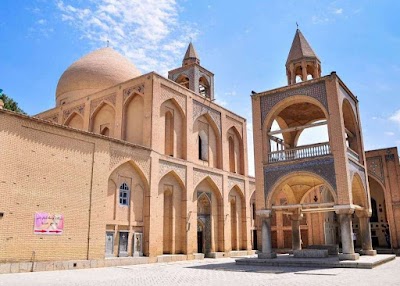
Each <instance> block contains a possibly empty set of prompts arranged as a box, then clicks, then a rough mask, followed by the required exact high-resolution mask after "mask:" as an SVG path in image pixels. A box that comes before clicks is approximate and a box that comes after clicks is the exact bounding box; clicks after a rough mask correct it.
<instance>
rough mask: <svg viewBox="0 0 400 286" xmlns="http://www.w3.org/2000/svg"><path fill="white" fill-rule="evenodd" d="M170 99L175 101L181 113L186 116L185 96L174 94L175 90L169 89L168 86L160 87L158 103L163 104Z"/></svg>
mask: <svg viewBox="0 0 400 286" xmlns="http://www.w3.org/2000/svg"><path fill="white" fill-rule="evenodd" d="M171 98H173V99H175V100H176V102H177V103H178V104H179V106H180V107H181V109H182V111H183V113H184V114H186V96H184V95H183V94H180V93H179V92H176V91H175V90H173V89H171V88H169V87H168V86H165V85H161V98H160V102H161V103H163V102H165V101H167V100H168V99H171Z"/></svg>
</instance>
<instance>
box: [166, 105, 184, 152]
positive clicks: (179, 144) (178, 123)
mask: <svg viewBox="0 0 400 286" xmlns="http://www.w3.org/2000/svg"><path fill="white" fill-rule="evenodd" d="M160 118H161V120H164V122H163V123H162V124H160V126H164V129H163V131H162V132H164V140H163V143H164V146H163V148H162V149H163V151H164V153H165V154H166V155H168V156H173V157H177V158H181V159H185V158H186V145H185V142H186V140H185V138H186V116H185V113H184V111H183V110H182V107H181V106H180V105H179V103H178V102H177V101H176V99H174V98H170V99H167V100H165V101H164V102H163V103H162V104H161V106H160Z"/></svg>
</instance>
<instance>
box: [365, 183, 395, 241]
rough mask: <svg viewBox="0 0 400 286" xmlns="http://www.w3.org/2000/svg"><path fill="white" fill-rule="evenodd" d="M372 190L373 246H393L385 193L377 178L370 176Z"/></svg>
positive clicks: (371, 219)
mask: <svg viewBox="0 0 400 286" xmlns="http://www.w3.org/2000/svg"><path fill="white" fill-rule="evenodd" d="M368 181H369V189H370V192H371V209H372V215H371V217H370V225H371V239H372V246H374V247H379V248H391V246H392V245H391V239H390V229H389V223H388V220H387V213H386V205H385V193H384V190H383V188H382V186H381V184H379V183H378V181H377V180H375V179H374V178H372V177H371V176H369V177H368Z"/></svg>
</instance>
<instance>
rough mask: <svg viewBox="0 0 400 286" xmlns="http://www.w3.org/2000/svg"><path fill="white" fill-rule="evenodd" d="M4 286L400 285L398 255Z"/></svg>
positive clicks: (60, 277) (226, 264) (15, 281)
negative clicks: (351, 263)
mask: <svg viewBox="0 0 400 286" xmlns="http://www.w3.org/2000/svg"><path fill="white" fill-rule="evenodd" d="M0 285H1V286H13V285H18V286H24V285H27V286H39V285H40V286H42V285H52V286H53V285H54V286H58V285H71V286H72V285H79V286H92V285H93V286H103V285H104V286H105V285H107V286H114V285H121V286H125V285H140V286H147V285H163V286H168V285H230V286H233V285H296V286H298V285H319V286H323V285H346V286H350V285H351V286H353V285H385V286H388V285H400V258H396V259H395V260H393V261H391V262H389V263H386V264H384V265H381V266H378V267H376V268H374V269H345V268H331V269H323V268H319V269H315V268H300V267H268V266H247V265H236V264H235V260H234V259H233V258H222V259H204V260H191V261H181V262H172V263H155V264H143V265H132V266H119V267H108V268H92V269H81V270H64V271H49V272H34V273H18V274H1V275H0Z"/></svg>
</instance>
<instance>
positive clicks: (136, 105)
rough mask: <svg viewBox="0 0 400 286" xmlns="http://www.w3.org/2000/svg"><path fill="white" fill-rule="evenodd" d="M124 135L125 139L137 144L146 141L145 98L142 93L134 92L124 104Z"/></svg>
mask: <svg viewBox="0 0 400 286" xmlns="http://www.w3.org/2000/svg"><path fill="white" fill-rule="evenodd" d="M122 110H123V112H122V136H123V139H124V140H126V141H129V142H132V143H135V144H139V145H143V142H144V133H143V130H144V98H143V95H142V94H140V93H137V92H135V93H133V94H132V95H131V96H129V97H128V98H127V99H126V100H125V102H124V105H123V109H122Z"/></svg>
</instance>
